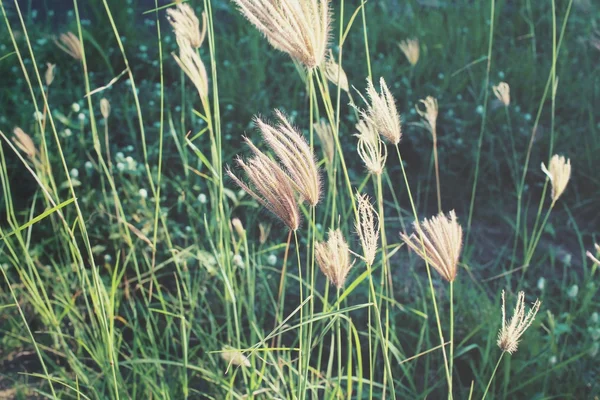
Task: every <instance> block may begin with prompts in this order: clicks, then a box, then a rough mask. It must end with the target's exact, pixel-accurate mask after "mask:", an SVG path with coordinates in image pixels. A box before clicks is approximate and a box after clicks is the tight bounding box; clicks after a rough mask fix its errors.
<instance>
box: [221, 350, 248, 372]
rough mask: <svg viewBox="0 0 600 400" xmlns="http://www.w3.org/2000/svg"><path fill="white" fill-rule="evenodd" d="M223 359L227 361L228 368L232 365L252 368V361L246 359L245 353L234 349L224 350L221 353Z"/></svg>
mask: <svg viewBox="0 0 600 400" xmlns="http://www.w3.org/2000/svg"><path fill="white" fill-rule="evenodd" d="M221 357H222V358H223V360H225V362H227V367H228V368H229V366H230V365H236V366H238V367H249V366H250V360H248V357H246V356H245V355H244V353H242V352H241V351H239V350H236V349H232V348H229V347H225V348H223V350H222V352H221Z"/></svg>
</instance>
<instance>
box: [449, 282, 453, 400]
mask: <svg viewBox="0 0 600 400" xmlns="http://www.w3.org/2000/svg"><path fill="white" fill-rule="evenodd" d="M449 369H450V389H449V390H450V393H452V377H453V375H452V371H453V369H454V281H451V282H450V368H449ZM449 397H450V396H449Z"/></svg>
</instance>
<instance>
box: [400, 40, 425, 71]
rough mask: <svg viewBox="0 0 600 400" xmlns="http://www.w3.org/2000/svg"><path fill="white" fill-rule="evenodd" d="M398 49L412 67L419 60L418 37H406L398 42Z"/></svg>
mask: <svg viewBox="0 0 600 400" xmlns="http://www.w3.org/2000/svg"><path fill="white" fill-rule="evenodd" d="M398 46H399V47H400V50H402V52H403V53H404V55H405V56H406V59H407V60H408V62H409V63H410V65H412V66H413V67H414V66H415V65H417V63H418V62H419V55H420V50H419V40H418V39H406V40H403V41H401V42H400V43H398Z"/></svg>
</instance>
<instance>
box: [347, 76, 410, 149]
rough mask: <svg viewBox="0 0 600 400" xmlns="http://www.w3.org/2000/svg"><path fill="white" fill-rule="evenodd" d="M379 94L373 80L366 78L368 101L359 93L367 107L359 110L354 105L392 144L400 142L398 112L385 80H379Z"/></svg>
mask: <svg viewBox="0 0 600 400" xmlns="http://www.w3.org/2000/svg"><path fill="white" fill-rule="evenodd" d="M379 86H380V88H381V94H379V93H377V90H376V89H375V86H373V82H371V80H370V79H367V96H368V97H369V100H370V103H369V102H367V101H366V100H365V98H364V97H363V96H362V94H360V92H359V94H360V96H361V97H362V99H363V100H364V101H365V103H367V109H366V110H361V109H358V108H357V107H356V106H354V107H355V108H356V109H357V110H358V111H359V113H360V115H361V116H362V117H363V119H365V120H366V121H369V122H370V123H371V124H372V125H373V126H374V127H375V129H376V130H377V131H378V132H379V133H380V134H381V136H383V137H384V138H386V139H387V140H388V141H389V142H390V143H392V144H398V143H400V139H401V138H402V128H401V125H400V114H398V110H397V109H396V101H395V100H394V96H392V93H391V92H390V90H389V89H388V87H387V85H386V83H385V80H384V79H383V78H381V79H380V80H379Z"/></svg>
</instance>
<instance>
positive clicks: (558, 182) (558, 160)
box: [542, 154, 571, 202]
mask: <svg viewBox="0 0 600 400" xmlns="http://www.w3.org/2000/svg"><path fill="white" fill-rule="evenodd" d="M542 171H544V173H545V174H546V175H547V176H548V178H549V179H550V182H551V183H552V201H553V202H555V201H556V200H558V198H559V197H560V196H561V195H562V194H563V192H564V191H565V188H566V187H567V184H568V183H569V179H570V178H571V160H570V159H566V160H565V157H564V156H559V155H558V154H555V155H553V156H552V158H551V159H550V167H549V168H546V166H545V165H544V163H542Z"/></svg>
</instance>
